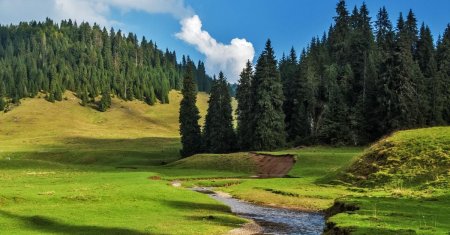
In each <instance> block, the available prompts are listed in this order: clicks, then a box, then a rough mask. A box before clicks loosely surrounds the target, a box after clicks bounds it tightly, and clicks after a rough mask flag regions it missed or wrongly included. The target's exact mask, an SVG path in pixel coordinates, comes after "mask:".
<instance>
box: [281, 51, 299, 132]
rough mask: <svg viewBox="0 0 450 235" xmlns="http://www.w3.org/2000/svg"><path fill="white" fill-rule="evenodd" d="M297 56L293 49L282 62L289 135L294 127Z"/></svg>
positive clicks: (284, 106) (284, 107)
mask: <svg viewBox="0 0 450 235" xmlns="http://www.w3.org/2000/svg"><path fill="white" fill-rule="evenodd" d="M297 65H298V62H297V54H296V52H295V50H294V48H293V47H292V48H291V51H290V53H289V56H288V57H287V58H285V59H282V60H281V61H280V66H279V68H280V77H281V81H282V82H283V94H284V97H285V100H284V103H283V110H284V114H285V123H286V130H287V132H288V133H289V126H292V124H291V121H292V116H293V115H294V114H293V112H294V110H293V109H294V108H295V104H294V102H296V101H295V96H294V95H295V93H294V89H293V88H294V83H295V73H296V71H297V67H298V66H297ZM290 137H291V135H288V139H289V141H291V140H293V139H291V138H290Z"/></svg>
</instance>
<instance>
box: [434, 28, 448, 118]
mask: <svg viewBox="0 0 450 235" xmlns="http://www.w3.org/2000/svg"><path fill="white" fill-rule="evenodd" d="M437 61H438V68H439V72H438V78H437V79H439V81H440V87H441V89H440V92H439V93H440V94H441V96H442V97H441V98H440V99H441V100H442V107H443V108H442V117H443V119H444V122H445V123H446V124H447V125H448V124H450V24H449V25H447V28H446V29H445V32H444V35H443V36H442V39H441V40H440V41H439V45H438V52H437Z"/></svg>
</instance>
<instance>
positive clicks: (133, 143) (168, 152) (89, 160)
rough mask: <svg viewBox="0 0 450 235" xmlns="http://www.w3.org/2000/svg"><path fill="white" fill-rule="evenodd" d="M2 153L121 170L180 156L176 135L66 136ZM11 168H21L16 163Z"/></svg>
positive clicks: (10, 156) (17, 158)
mask: <svg viewBox="0 0 450 235" xmlns="http://www.w3.org/2000/svg"><path fill="white" fill-rule="evenodd" d="M2 156H3V157H5V158H8V159H11V160H37V161H40V162H42V163H45V162H49V163H58V164H62V165H74V166H76V165H83V166H100V167H113V168H115V167H119V168H121V169H125V168H127V169H137V168H145V167H148V166H161V165H165V164H167V163H169V162H172V161H176V160H178V159H179V158H180V156H179V138H165V137H147V138H136V139H126V138H116V139H99V138H88V137H70V138H64V139H62V140H61V142H60V143H57V144H56V145H48V146H46V145H41V146H37V148H36V150H31V151H20V152H6V153H2ZM4 165H5V164H4ZM7 165H11V164H6V165H5V167H7ZM44 165H45V164H44ZM124 166H131V167H134V168H129V167H125V168H124ZM1 167H2V166H1V165H0V168H1ZM13 167H15V168H21V166H20V164H16V165H13Z"/></svg>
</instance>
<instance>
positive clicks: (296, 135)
mask: <svg viewBox="0 0 450 235" xmlns="http://www.w3.org/2000/svg"><path fill="white" fill-rule="evenodd" d="M290 89H291V93H290V95H291V97H290V99H291V100H292V103H291V105H292V106H291V112H292V113H291V118H290V120H289V121H287V122H286V131H287V134H288V137H289V139H290V140H291V141H294V143H295V144H307V143H308V142H309V141H310V138H309V136H310V135H311V122H312V120H311V108H312V102H313V97H312V95H313V94H312V90H311V89H310V84H309V81H308V78H307V63H306V52H305V51H303V52H302V55H301V57H300V62H299V64H298V66H297V68H296V71H295V74H294V78H293V82H292V84H291V87H290Z"/></svg>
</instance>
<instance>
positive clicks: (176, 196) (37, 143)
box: [0, 91, 246, 234]
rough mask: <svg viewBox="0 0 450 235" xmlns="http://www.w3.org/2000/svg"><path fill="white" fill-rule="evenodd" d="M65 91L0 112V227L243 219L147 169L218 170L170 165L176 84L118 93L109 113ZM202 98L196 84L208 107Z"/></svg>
mask: <svg viewBox="0 0 450 235" xmlns="http://www.w3.org/2000/svg"><path fill="white" fill-rule="evenodd" d="M65 96H66V97H67V100H64V101H62V102H56V103H54V104H53V103H49V102H47V101H45V100H44V99H38V98H36V99H25V100H24V101H22V104H21V105H20V106H18V107H17V108H15V109H14V110H12V111H10V112H8V113H0V188H1V190H0V233H1V234H175V233H176V234H221V233H226V232H227V231H229V230H231V229H233V228H236V227H239V226H240V225H241V224H242V223H245V222H246V220H244V219H241V218H239V217H236V216H234V215H233V214H232V213H231V212H230V210H229V208H228V207H226V206H224V205H222V204H221V203H218V202H216V201H215V200H213V199H211V198H209V197H208V196H207V195H203V194H199V193H196V192H192V191H190V190H186V189H183V188H175V187H172V186H170V185H169V182H168V181H165V180H152V179H151V176H157V175H161V176H164V177H165V178H167V179H169V178H170V177H175V176H176V177H185V176H186V177H188V176H189V177H194V176H195V177H215V176H217V174H218V172H217V171H215V170H213V169H210V170H208V169H204V170H203V169H200V170H198V169H170V168H168V167H165V166H164V165H165V164H167V163H170V162H173V161H175V160H178V159H179V148H180V144H179V134H178V105H179V102H180V99H181V95H180V94H179V92H176V91H172V92H171V93H170V101H171V103H170V104H168V105H160V104H157V105H155V106H148V105H146V104H143V103H142V102H137V101H133V102H124V101H120V100H118V99H113V105H112V108H111V109H110V110H108V111H107V112H105V113H101V112H98V111H96V110H94V109H91V108H88V107H82V106H80V105H79V104H78V100H77V99H75V98H74V97H73V95H72V94H71V93H66V94H65ZM206 104H207V96H206V95H205V94H199V98H198V105H199V107H200V110H201V115H203V116H204V114H205V110H206ZM220 174H228V175H229V176H234V175H235V173H232V172H221V173H220ZM149 177H150V179H149ZM158 178H159V177H156V178H155V179H158Z"/></svg>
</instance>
